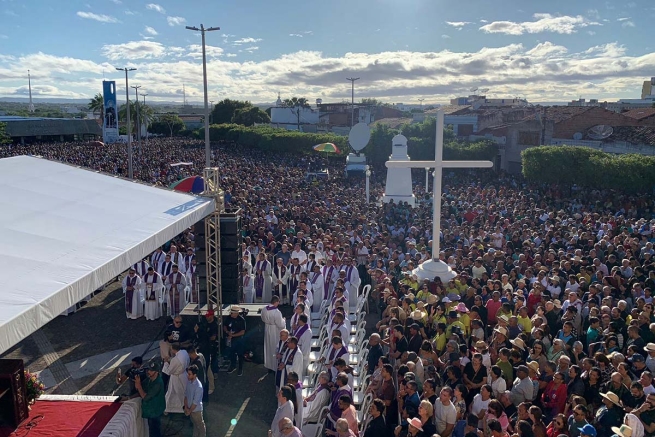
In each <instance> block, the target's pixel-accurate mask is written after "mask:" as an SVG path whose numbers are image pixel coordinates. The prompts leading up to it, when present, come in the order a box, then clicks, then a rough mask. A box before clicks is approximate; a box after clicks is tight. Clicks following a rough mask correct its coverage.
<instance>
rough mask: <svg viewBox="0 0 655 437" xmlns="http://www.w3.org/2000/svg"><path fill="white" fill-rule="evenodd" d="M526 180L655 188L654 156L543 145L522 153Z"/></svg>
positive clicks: (638, 189)
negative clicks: (613, 153) (617, 153)
mask: <svg viewBox="0 0 655 437" xmlns="http://www.w3.org/2000/svg"><path fill="white" fill-rule="evenodd" d="M521 161H522V164H523V175H524V176H525V177H526V179H528V180H531V181H535V182H543V183H557V184H566V185H572V184H577V185H581V186H585V187H593V188H599V189H602V188H613V189H617V190H623V191H628V192H646V191H648V192H650V191H652V189H653V187H655V156H644V155H637V154H625V155H612V154H609V153H604V152H600V151H598V150H595V149H592V148H589V147H571V146H542V147H532V148H529V149H526V150H524V151H523V152H522V153H521Z"/></svg>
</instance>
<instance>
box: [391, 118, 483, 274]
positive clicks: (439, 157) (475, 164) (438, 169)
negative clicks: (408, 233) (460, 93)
mask: <svg viewBox="0 0 655 437" xmlns="http://www.w3.org/2000/svg"><path fill="white" fill-rule="evenodd" d="M443 125H444V113H443V110H440V111H438V112H437V141H436V144H435V152H434V161H409V160H405V161H402V160H390V161H387V168H389V170H392V169H393V170H401V169H402V170H406V171H408V172H409V171H411V170H410V169H411V168H430V167H434V189H433V190H432V193H433V196H434V202H433V208H434V209H433V213H432V214H433V216H432V259H431V260H428V261H425V262H423V263H422V264H421V265H419V266H418V268H416V269H414V271H413V272H412V273H413V274H415V275H416V276H417V277H418V280H419V281H423V280H424V279H429V280H433V279H434V277H435V276H439V277H440V278H441V280H442V281H444V282H446V281H449V280H450V279H452V278H454V277H455V276H456V273H455V272H453V271H452V270H451V268H450V267H448V264H446V263H445V262H443V261H441V260H440V259H439V237H440V235H441V178H442V176H443V169H444V168H491V167H493V165H494V164H493V162H491V161H444V160H443ZM403 138H404V137H403ZM406 142H407V140H405V143H406ZM394 144H396V142H395V138H394ZM394 150H395V148H394ZM405 150H406V149H405ZM387 188H389V177H388V176H387ZM410 189H411V180H410Z"/></svg>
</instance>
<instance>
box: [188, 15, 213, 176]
mask: <svg viewBox="0 0 655 437" xmlns="http://www.w3.org/2000/svg"><path fill="white" fill-rule="evenodd" d="M186 28H187V29H188V30H193V31H195V32H200V34H201V35H202V81H203V86H204V91H205V167H207V168H209V167H210V166H211V147H210V144H209V100H208V96H207V54H206V51H205V32H212V31H214V30H221V28H220V27H208V28H207V29H205V26H203V25H202V24H201V25H200V28H197V27H195V26H186Z"/></svg>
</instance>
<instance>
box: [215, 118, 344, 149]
mask: <svg viewBox="0 0 655 437" xmlns="http://www.w3.org/2000/svg"><path fill="white" fill-rule="evenodd" d="M209 138H210V139H211V140H212V141H233V142H235V143H238V144H241V145H243V146H247V147H255V148H258V149H264V150H271V151H274V152H291V153H315V152H314V150H313V147H314V146H315V145H317V144H320V143H334V144H336V145H337V147H338V148H339V149H340V150H341V152H342V154H347V153H348V151H349V149H348V139H347V137H342V136H338V135H334V134H311V133H303V132H294V131H288V130H286V129H275V128H272V127H268V126H256V127H246V126H242V125H238V124H214V125H211V126H210V127H209Z"/></svg>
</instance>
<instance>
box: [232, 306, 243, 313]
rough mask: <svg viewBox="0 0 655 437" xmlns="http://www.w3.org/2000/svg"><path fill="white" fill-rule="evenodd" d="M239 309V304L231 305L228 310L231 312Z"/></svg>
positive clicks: (236, 311)
mask: <svg viewBox="0 0 655 437" xmlns="http://www.w3.org/2000/svg"><path fill="white" fill-rule="evenodd" d="M239 311H241V307H240V306H239V305H232V306H231V307H230V312H231V313H238V312H239Z"/></svg>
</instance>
